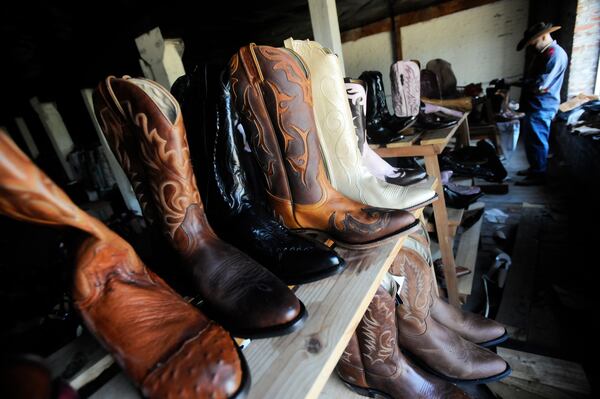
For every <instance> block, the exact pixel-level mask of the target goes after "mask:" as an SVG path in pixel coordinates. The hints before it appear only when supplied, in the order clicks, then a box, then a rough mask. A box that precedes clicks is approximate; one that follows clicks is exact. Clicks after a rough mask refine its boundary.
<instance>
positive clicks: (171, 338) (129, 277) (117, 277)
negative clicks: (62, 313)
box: [0, 133, 249, 399]
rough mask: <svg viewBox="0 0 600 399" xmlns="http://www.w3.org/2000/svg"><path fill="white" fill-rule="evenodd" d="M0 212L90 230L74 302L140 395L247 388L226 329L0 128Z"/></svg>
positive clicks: (213, 394) (201, 394) (227, 393)
mask: <svg viewBox="0 0 600 399" xmlns="http://www.w3.org/2000/svg"><path fill="white" fill-rule="evenodd" d="M0 213H2V214H4V215H6V216H9V217H12V218H14V219H17V220H22V221H27V222H31V223H37V224H45V225H54V226H62V227H74V228H76V229H79V230H81V231H83V232H85V233H87V234H88V237H87V238H86V239H85V241H83V243H82V245H81V246H80V248H79V251H78V255H77V260H76V268H75V278H74V287H73V296H74V299H75V305H76V307H77V308H78V310H79V312H80V313H81V315H82V317H83V320H84V322H85V324H86V326H87V327H88V328H89V329H90V331H91V332H92V333H93V334H94V335H95V336H96V337H97V338H98V340H99V341H100V342H101V343H102V344H103V345H104V347H106V349H107V350H108V351H109V352H111V354H112V355H113V356H114V357H115V360H116V361H117V363H119V365H120V366H121V367H122V368H123V369H124V370H125V372H126V373H127V374H128V375H129V377H130V378H131V379H132V380H133V381H134V382H135V384H136V385H138V386H139V387H140V389H141V390H142V392H143V393H144V396H147V397H150V398H165V397H171V396H178V397H184V398H192V397H194V398H196V397H198V398H206V399H208V398H232V397H238V398H239V397H242V396H244V394H245V391H246V390H247V389H248V387H249V376H248V370H247V368H246V365H245V362H244V360H243V357H242V355H241V352H239V350H238V349H237V345H236V344H235V342H234V341H233V340H232V338H231V336H230V335H229V334H228V333H227V331H225V330H224V329H223V328H222V327H221V326H219V325H218V324H216V323H215V322H213V321H211V320H209V319H208V318H206V316H204V315H203V314H202V313H201V312H200V311H199V310H198V309H196V308H195V307H193V306H192V305H190V304H188V303H187V302H186V301H185V300H183V298H181V297H180V296H179V295H177V294H176V293H175V292H174V291H173V290H172V289H171V288H170V287H169V286H167V284H165V282H164V281H163V280H161V279H160V277H158V276H156V275H155V274H154V273H152V272H151V271H150V270H148V269H147V268H146V266H145V265H144V264H143V263H142V261H141V260H140V258H139V257H138V256H137V254H136V253H135V251H134V250H133V248H132V247H131V246H130V245H129V244H128V243H127V242H125V241H124V240H123V239H122V238H121V237H119V236H118V235H117V234H115V233H114V232H112V231H111V230H109V229H108V228H107V227H106V226H104V225H103V224H102V223H101V222H100V221H98V220H97V219H95V218H93V217H91V216H89V215H88V214H87V213H85V212H83V211H82V210H81V209H79V208H78V207H77V206H76V205H75V204H73V203H72V202H71V200H70V199H69V198H68V197H67V196H66V194H65V193H64V192H63V191H62V190H61V189H60V188H58V187H57V186H56V185H54V183H53V182H52V181H51V180H50V179H49V178H48V177H47V176H46V175H45V174H44V173H43V172H42V171H40V170H39V169H38V168H37V167H36V166H35V165H34V164H33V163H32V162H31V161H30V160H29V159H28V158H27V157H26V156H25V154H23V153H22V152H21V151H20V150H19V149H18V148H17V147H16V145H15V144H14V143H13V142H11V141H10V139H9V138H8V137H7V136H6V135H5V134H4V133H0Z"/></svg>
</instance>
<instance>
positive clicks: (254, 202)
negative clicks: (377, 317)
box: [171, 72, 345, 284]
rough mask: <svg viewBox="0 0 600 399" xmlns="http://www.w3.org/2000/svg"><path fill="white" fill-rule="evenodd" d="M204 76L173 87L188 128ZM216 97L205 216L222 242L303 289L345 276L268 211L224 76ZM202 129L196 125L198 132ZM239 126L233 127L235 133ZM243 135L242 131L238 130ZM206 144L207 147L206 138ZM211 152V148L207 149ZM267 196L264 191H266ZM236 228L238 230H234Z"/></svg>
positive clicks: (330, 257) (336, 261) (334, 258)
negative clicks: (306, 284) (229, 244)
mask: <svg viewBox="0 0 600 399" xmlns="http://www.w3.org/2000/svg"><path fill="white" fill-rule="evenodd" d="M200 75H201V73H199V72H194V74H193V75H191V74H190V75H185V76H182V77H180V78H179V79H177V81H176V82H175V83H174V84H173V88H172V89H171V91H172V92H174V93H175V92H177V93H178V95H177V96H176V97H179V98H178V100H179V103H180V104H181V105H182V110H183V116H184V120H185V123H186V127H187V123H188V121H193V120H194V118H196V119H197V118H198V117H197V115H198V114H199V111H200V110H201V109H202V104H201V103H200V102H199V101H194V100H195V99H196V98H198V97H199V95H198V93H200V92H204V91H208V89H206V88H205V89H204V90H203V88H202V87H201V85H202V83H203V82H204V81H205V79H202V78H203V77H204V76H200ZM217 86H218V87H217V90H216V91H217V92H216V93H215V94H214V96H215V97H216V98H215V99H216V100H217V103H218V112H217V115H216V122H217V129H216V137H215V138H214V140H212V141H214V143H211V145H210V148H206V149H205V151H204V152H206V153H209V154H210V158H211V165H210V168H209V169H208V171H209V173H207V175H208V176H205V179H206V180H207V181H208V187H209V189H208V190H207V191H208V193H207V195H210V196H209V199H208V201H207V202H208V204H207V207H206V208H207V210H206V213H207V215H208V218H209V220H210V222H211V225H212V227H213V228H214V229H215V231H216V232H217V234H218V235H219V237H221V238H223V239H224V240H225V241H227V242H229V243H231V244H233V245H235V246H236V247H237V248H239V249H241V250H242V251H244V252H245V253H247V254H248V255H250V256H251V257H252V258H253V259H255V260H257V261H258V262H259V263H260V264H262V265H263V266H265V267H266V268H267V269H269V270H270V271H271V272H272V273H273V274H275V275H276V276H277V277H279V278H280V279H281V280H282V281H283V282H284V283H286V284H302V283H307V282H310V281H315V280H319V279H322V278H325V277H327V276H330V275H333V274H336V273H340V272H341V271H342V270H344V266H345V262H344V260H343V259H342V258H340V257H339V256H338V255H337V254H336V252H335V251H333V250H332V249H330V248H328V247H327V246H325V245H324V244H322V243H320V242H317V241H313V240H309V239H307V238H304V237H302V236H300V235H298V234H294V233H292V232H291V231H289V230H288V229H286V228H285V227H283V226H282V225H281V224H280V223H279V222H277V221H276V220H275V219H274V218H273V216H272V215H271V214H270V213H269V212H268V211H267V210H266V207H265V205H266V203H265V202H266V199H265V198H264V194H263V195H262V196H261V195H260V194H261V190H262V187H261V182H260V181H259V180H258V179H256V178H255V177H256V176H255V175H256V174H257V172H258V173H260V172H259V171H256V170H255V166H254V162H253V161H254V160H253V158H252V154H251V153H249V151H250V149H249V148H248V146H247V144H246V137H245V135H244V132H243V129H241V126H240V125H239V120H238V116H237V113H236V112H235V108H234V107H233V104H232V102H231V91H230V90H231V85H230V82H229V75H228V73H224V74H223V76H222V78H221V79H219V82H218V84H217ZM206 102H207V103H208V104H210V105H212V106H213V107H212V109H211V107H210V106H208V107H206V108H207V109H206V113H207V114H208V113H209V112H211V111H212V112H213V113H214V103H213V102H212V101H210V99H207V101H206ZM198 125H199V123H193V124H192V127H193V126H198ZM234 125H235V127H234ZM240 129H241V130H240ZM187 131H188V133H189V135H190V136H191V135H195V136H201V135H203V134H204V135H205V136H208V132H202V131H200V129H196V130H190V129H187ZM202 139H204V141H209V140H210V139H208V138H207V137H203V138H202ZM207 146H208V145H207ZM262 192H263V193H264V190H262ZM232 227H235V228H232Z"/></svg>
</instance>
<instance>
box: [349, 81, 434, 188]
mask: <svg viewBox="0 0 600 399" xmlns="http://www.w3.org/2000/svg"><path fill="white" fill-rule="evenodd" d="M344 83H345V84H346V94H347V95H348V104H349V105H350V111H351V112H352V120H353V121H354V131H355V132H356V136H357V137H358V149H359V151H360V153H361V156H362V158H363V164H364V165H365V166H366V167H367V169H369V171H370V172H371V173H372V174H373V175H375V176H379V175H380V174H384V176H385V181H386V182H388V183H392V184H398V185H400V186H408V185H411V184H414V183H417V182H419V181H421V180H423V179H425V178H427V173H426V172H425V170H424V169H423V168H422V167H421V165H419V163H418V162H417V161H416V160H415V159H414V158H412V157H410V158H397V167H396V168H394V167H392V166H391V165H389V164H388V163H387V162H386V161H385V160H383V159H382V158H381V157H380V156H379V155H377V154H376V153H375V152H374V151H373V150H372V149H371V148H370V147H369V146H368V145H366V144H365V141H366V140H367V130H366V124H367V122H366V114H367V112H366V103H367V92H366V87H365V82H363V81H362V80H360V79H350V78H344Z"/></svg>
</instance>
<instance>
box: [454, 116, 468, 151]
mask: <svg viewBox="0 0 600 399" xmlns="http://www.w3.org/2000/svg"><path fill="white" fill-rule="evenodd" d="M457 133H458V135H457V137H456V142H457V144H458V147H468V146H469V145H470V142H471V132H470V130H469V120H468V119H465V120H464V121H463V123H461V124H460V126H459V127H458V131H457Z"/></svg>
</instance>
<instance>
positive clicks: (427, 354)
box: [337, 235, 511, 398]
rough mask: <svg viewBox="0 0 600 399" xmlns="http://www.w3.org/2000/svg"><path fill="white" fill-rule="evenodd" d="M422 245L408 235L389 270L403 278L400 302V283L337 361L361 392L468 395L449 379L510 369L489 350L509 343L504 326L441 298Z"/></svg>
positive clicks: (380, 298)
mask: <svg viewBox="0 0 600 399" xmlns="http://www.w3.org/2000/svg"><path fill="white" fill-rule="evenodd" d="M420 241H422V237H418V236H415V235H411V236H410V237H408V238H407V239H406V240H405V243H404V247H403V248H402V250H401V252H400V253H399V254H398V257H397V258H396V260H395V261H394V263H393V265H392V267H391V269H390V273H391V274H393V275H397V276H403V277H404V278H405V281H404V284H403V286H402V288H401V290H400V291H399V292H398V297H399V298H398V299H399V302H400V304H399V305H397V306H396V302H395V296H396V290H395V283H393V287H392V288H391V289H390V290H386V289H385V288H383V287H379V289H378V290H377V293H376V294H375V297H374V298H373V301H372V302H371V304H370V305H369V308H368V309H367V312H366V313H365V315H364V316H363V319H362V320H361V322H360V323H359V326H358V328H357V329H356V331H355V333H354V335H353V336H352V338H351V340H350V343H349V344H348V347H347V348H346V350H345V351H344V354H343V355H342V357H341V359H340V361H339V363H338V366H337V373H338V375H339V376H340V378H341V379H342V380H343V381H344V383H345V384H346V385H347V386H348V387H350V388H351V389H352V390H354V391H356V392H358V393H359V394H361V395H366V396H371V397H375V396H374V395H379V396H383V397H387V398H466V397H468V396H467V395H466V394H465V393H464V392H462V391H461V390H459V389H458V388H456V387H455V386H454V385H452V384H451V382H452V383H457V382H462V383H486V382H491V381H495V380H499V379H502V378H504V377H506V376H508V375H509V374H510V372H511V369H510V366H509V365H508V364H507V363H506V362H505V361H504V360H503V359H502V358H501V357H499V356H498V355H496V354H495V353H493V352H492V351H490V350H488V349H486V348H485V347H483V346H484V345H487V346H489V345H494V344H497V343H499V342H502V341H503V340H505V339H506V337H507V335H506V330H505V329H504V327H503V326H502V325H500V324H499V323H497V322H495V321H493V320H490V319H486V318H484V317H482V316H480V315H476V314H473V313H469V312H465V311H462V310H460V309H458V308H455V307H454V306H451V305H449V304H447V303H446V302H444V301H443V300H441V299H439V298H438V297H437V295H436V293H435V291H434V286H433V284H434V283H435V280H434V278H433V274H432V272H431V269H430V266H429V264H428V263H427V260H426V258H425V257H424V256H425V255H426V254H425V252H426V251H427V250H426V249H424V246H423V245H422V244H423V243H422V242H420ZM390 291H391V292H390ZM403 353H404V354H405V355H403ZM424 370H426V371H427V372H425V371H424Z"/></svg>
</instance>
